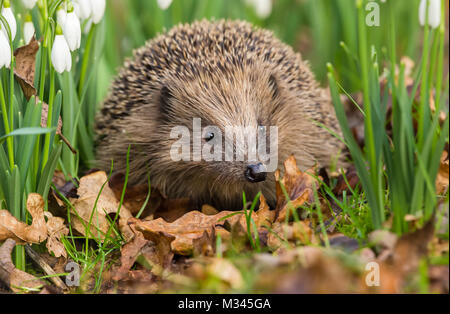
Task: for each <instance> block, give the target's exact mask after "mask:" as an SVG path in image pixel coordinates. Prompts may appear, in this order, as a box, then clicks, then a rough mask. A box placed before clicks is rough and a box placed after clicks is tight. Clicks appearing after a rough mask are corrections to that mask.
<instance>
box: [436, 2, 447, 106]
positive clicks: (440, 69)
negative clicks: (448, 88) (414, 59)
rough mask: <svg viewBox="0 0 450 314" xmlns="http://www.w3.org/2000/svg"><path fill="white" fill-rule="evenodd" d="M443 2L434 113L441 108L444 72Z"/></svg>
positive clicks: (442, 4) (442, 3)
mask: <svg viewBox="0 0 450 314" xmlns="http://www.w3.org/2000/svg"><path fill="white" fill-rule="evenodd" d="M444 8H445V1H444V0H441V25H440V26H439V56H438V65H437V71H438V72H437V77H436V112H439V110H440V108H441V92H442V79H443V71H444V49H445V9H444Z"/></svg>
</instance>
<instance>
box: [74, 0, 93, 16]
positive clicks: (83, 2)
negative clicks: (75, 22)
mask: <svg viewBox="0 0 450 314" xmlns="http://www.w3.org/2000/svg"><path fill="white" fill-rule="evenodd" d="M73 7H74V8H75V13H76V14H77V15H78V17H79V18H80V20H85V19H88V18H89V17H90V16H91V14H92V6H91V3H90V0H74V1H73Z"/></svg>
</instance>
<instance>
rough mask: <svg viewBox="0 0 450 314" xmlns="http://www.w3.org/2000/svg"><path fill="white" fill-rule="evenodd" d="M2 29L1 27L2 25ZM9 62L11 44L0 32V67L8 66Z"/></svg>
mask: <svg viewBox="0 0 450 314" xmlns="http://www.w3.org/2000/svg"><path fill="white" fill-rule="evenodd" d="M2 29H3V27H2ZM10 64H11V46H10V45H9V40H8V38H7V37H6V36H5V34H4V33H3V31H1V32H0V69H1V68H3V67H7V68H9V66H10Z"/></svg>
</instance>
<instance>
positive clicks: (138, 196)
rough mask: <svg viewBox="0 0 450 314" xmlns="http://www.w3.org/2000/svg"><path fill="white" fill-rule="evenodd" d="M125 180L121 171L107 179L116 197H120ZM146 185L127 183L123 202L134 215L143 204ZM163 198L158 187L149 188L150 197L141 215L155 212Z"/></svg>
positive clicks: (146, 192) (146, 190)
mask: <svg viewBox="0 0 450 314" xmlns="http://www.w3.org/2000/svg"><path fill="white" fill-rule="evenodd" d="M124 182H125V175H124V174H123V173H116V174H114V175H113V176H112V177H111V179H110V180H109V187H110V188H111V189H112V190H113V192H114V194H115V195H116V198H117V199H120V197H121V196H122V192H123V185H124ZM148 193H149V191H148V185H147V184H139V185H129V184H128V185H127V188H126V191H125V195H124V201H123V204H124V205H125V206H126V207H127V208H128V209H129V211H130V213H131V214H132V215H136V214H137V213H138V212H139V211H140V210H141V208H142V206H143V205H144V202H145V200H146V198H147V196H148ZM163 200H164V198H163V196H162V195H161V193H160V192H159V190H158V189H154V188H151V191H150V198H149V200H148V202H147V205H146V207H145V208H144V210H143V212H142V214H141V217H142V218H144V217H147V216H149V215H152V214H154V213H155V211H156V210H157V209H158V208H159V207H160V205H161V203H162V202H163Z"/></svg>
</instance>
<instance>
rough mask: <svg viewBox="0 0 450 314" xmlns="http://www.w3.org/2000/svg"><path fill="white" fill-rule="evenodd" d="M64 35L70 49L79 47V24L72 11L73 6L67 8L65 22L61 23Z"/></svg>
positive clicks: (73, 49)
mask: <svg viewBox="0 0 450 314" xmlns="http://www.w3.org/2000/svg"><path fill="white" fill-rule="evenodd" d="M62 29H63V33H64V37H65V38H66V41H67V44H68V45H69V48H70V50H71V51H75V50H77V49H78V48H80V43H81V25H80V20H79V19H78V17H77V15H76V14H75V12H74V11H73V7H70V8H69V11H68V13H67V17H66V22H65V23H64V24H63V25H62Z"/></svg>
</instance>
